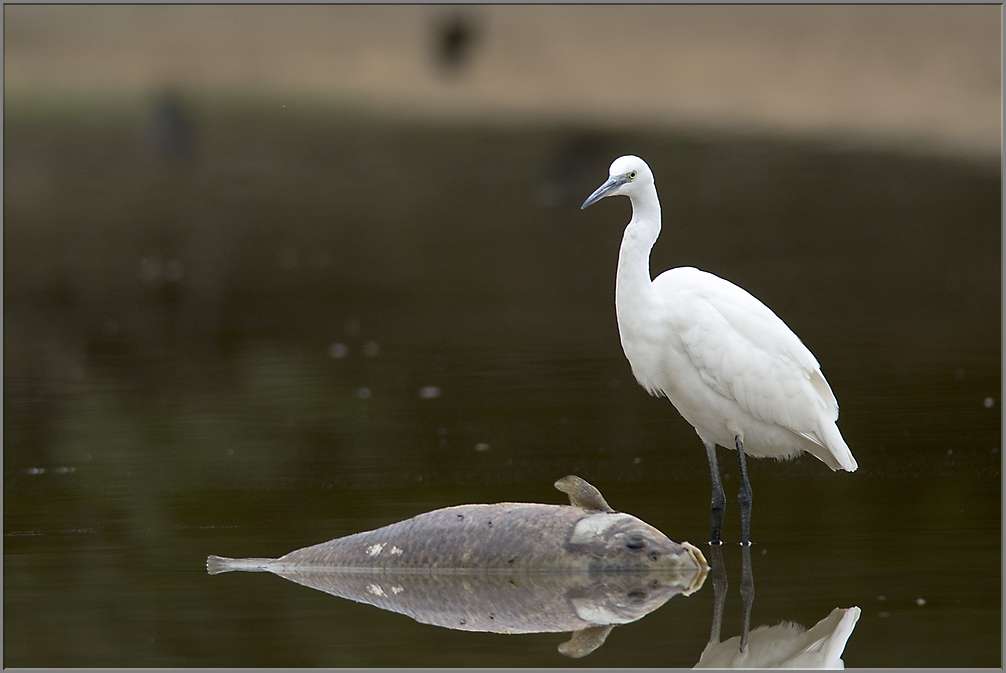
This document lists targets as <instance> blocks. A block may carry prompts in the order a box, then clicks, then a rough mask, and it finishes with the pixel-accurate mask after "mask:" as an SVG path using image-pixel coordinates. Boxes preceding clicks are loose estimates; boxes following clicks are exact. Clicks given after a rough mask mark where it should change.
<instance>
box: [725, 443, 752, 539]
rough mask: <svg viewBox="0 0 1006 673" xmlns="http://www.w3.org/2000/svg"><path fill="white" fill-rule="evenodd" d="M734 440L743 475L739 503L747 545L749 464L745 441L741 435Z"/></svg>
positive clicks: (748, 534) (749, 531) (749, 513)
mask: <svg viewBox="0 0 1006 673" xmlns="http://www.w3.org/2000/svg"><path fill="white" fill-rule="evenodd" d="M734 442H735V443H736V445H737V465H738V466H739V468H740V475H741V490H740V493H738V494H737V504H738V505H740V508H741V544H742V545H745V546H747V545H750V544H751V482H750V481H748V466H747V462H746V461H745V459H744V442H742V441H741V438H740V437H734ZM720 490H721V491H722V488H721V489H720Z"/></svg>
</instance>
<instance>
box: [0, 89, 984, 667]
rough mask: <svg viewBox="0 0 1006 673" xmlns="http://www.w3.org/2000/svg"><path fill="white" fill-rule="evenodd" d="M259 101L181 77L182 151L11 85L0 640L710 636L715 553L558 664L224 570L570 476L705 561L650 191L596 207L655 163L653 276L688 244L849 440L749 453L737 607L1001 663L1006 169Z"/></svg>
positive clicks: (131, 655)
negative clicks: (635, 329) (627, 283)
mask: <svg viewBox="0 0 1006 673" xmlns="http://www.w3.org/2000/svg"><path fill="white" fill-rule="evenodd" d="M33 106H34V107H33ZM235 110H236V108H232V107H228V106H226V105H209V104H205V105H203V106H199V105H193V106H192V109H191V110H190V113H189V114H190V124H191V126H190V128H191V133H189V134H188V135H185V136H183V137H182V139H181V140H180V139H179V137H174V139H173V140H171V139H169V140H165V139H164V137H162V136H157V135H156V134H151V133H149V131H150V127H149V124H148V123H147V122H148V120H149V119H150V117H149V115H148V113H147V111H145V110H143V109H140V108H134V107H130V106H129V105H123V106H122V107H121V108H111V109H90V108H85V109H77V108H73V109H68V108H59V107H58V106H56V107H51V106H50V107H47V106H45V105H42V104H40V103H34V104H24V105H23V106H21V107H19V106H18V105H15V104H11V105H9V106H8V108H7V109H6V110H5V122H4V123H5V128H4V132H5V157H4V160H5V168H6V169H7V170H5V172H4V192H5V200H4V403H3V404H4V538H3V541H4V616H5V620H4V624H5V626H4V643H5V657H4V664H5V666H15V667H23V666H130V667H133V666H146V667H161V666H182V667H185V666H201V667H206V666H223V667H228V666H284V667H289V666H316V667H342V666H387V667H391V666H466V667H476V666H477V667H496V666H504V667H523V666H535V667H557V666H589V667H612V666H617V667H637V666H640V667H641V666H659V667H691V666H694V665H696V664H697V663H698V662H699V659H700V657H701V656H702V653H703V650H704V648H705V647H706V644H707V642H708V641H709V640H710V634H711V633H712V632H713V630H714V629H713V615H714V611H715V608H716V602H715V592H714V587H713V581H712V579H711V577H710V578H707V580H706V582H705V584H704V585H703V586H702V587H701V588H700V589H698V590H697V591H695V592H694V593H691V594H689V595H683V594H678V595H674V596H672V597H671V598H670V599H668V600H667V601H666V603H664V604H663V605H661V606H660V607H659V608H657V609H655V610H653V611H652V612H650V613H649V614H647V615H645V616H643V617H642V618H640V619H639V620H638V621H635V622H632V623H629V624H625V625H622V626H618V627H616V628H614V629H613V630H612V631H611V633H610V634H609V635H608V637H607V639H606V641H605V642H604V644H603V645H602V646H600V647H598V648H597V649H596V650H595V651H593V652H592V653H590V654H589V655H587V656H585V657H583V658H581V659H571V658H569V657H566V656H564V655H563V654H561V653H560V652H559V651H558V649H557V648H558V646H559V645H560V644H561V643H563V642H565V641H566V640H567V639H568V637H569V636H568V634H562V633H541V634H530V635H500V634H494V633H470V632H464V631H455V630H449V629H445V628H441V627H436V626H430V625H427V624H421V623H419V622H417V621H415V620H413V619H411V618H409V617H407V616H404V615H401V614H396V613H394V612H389V611H382V610H379V609H377V608H375V607H372V606H369V605H361V604H358V603H355V602H352V601H349V600H346V599H343V598H338V597H334V596H331V595H328V594H326V593H324V592H322V591H318V590H314V589H311V588H308V587H305V586H300V585H298V584H295V583H293V582H290V581H287V580H285V579H282V578H280V577H276V576H273V575H269V574H246V573H229V574H225V575H220V576H210V575H208V574H207V572H206V557H207V555H209V554H219V555H223V556H280V555H282V554H285V553H287V552H289V551H292V550H294V549H298V548H301V547H305V546H308V545H312V544H316V543H319V542H324V541H326V540H329V539H331V538H335V537H339V536H343V535H347V534H350V533H355V532H358V531H362V530H368V529H372V528H376V527H379V526H383V525H386V524H390V523H393V522H395V521H400V520H403V519H407V518H410V517H412V516H414V515H416V514H419V513H421V512H425V511H429V510H433V509H437V508H441V507H447V506H451V505H457V504H462V503H476V502H489V503H492V502H503V501H518V502H520V501H526V502H541V503H556V504H562V503H564V502H566V498H565V496H563V494H561V493H559V492H558V491H556V490H554V489H553V487H552V484H553V482H554V481H555V480H556V479H558V478H560V477H562V476H564V475H567V474H576V475H579V476H581V477H583V478H585V479H587V480H588V481H590V482H591V483H593V484H594V485H595V486H597V487H598V488H599V489H600V490H601V492H602V493H603V494H604V496H605V498H606V499H607V501H608V502H609V503H610V504H611V505H612V506H613V507H614V508H615V509H618V510H622V511H625V512H628V513H630V514H633V515H635V516H637V517H639V518H641V519H642V520H644V521H646V522H648V523H650V524H652V525H654V526H656V527H657V528H659V529H661V530H662V531H664V532H665V533H666V534H667V535H668V536H669V537H670V538H671V539H673V540H677V541H683V540H687V541H690V542H693V543H695V544H696V545H699V546H700V548H702V549H703V550H704V551H707V550H708V549H709V548H708V546H706V545H705V544H704V543H705V541H706V539H707V538H708V533H709V494H710V490H709V489H710V487H709V481H708V469H707V465H706V460H705V457H704V453H703V449H702V445H701V443H700V442H699V440H698V438H697V437H696V435H695V434H694V432H693V431H692V429H691V428H690V426H688V424H687V423H686V422H685V421H683V420H682V419H681V418H680V417H679V416H678V415H677V413H676V412H675V411H674V409H673V408H672V407H671V406H670V405H669V404H668V403H667V401H666V400H658V399H655V398H651V397H649V396H648V395H647V394H646V393H645V391H643V390H642V389H641V388H640V387H639V386H638V385H637V384H636V383H635V381H634V380H633V378H632V374H631V372H630V370H629V366H628V363H627V362H626V361H625V359H624V356H623V355H622V352H621V347H620V344H619V342H618V333H617V328H616V324H615V316H614V305H613V304H614V302H613V287H614V274H615V260H616V257H617V251H618V243H619V240H620V236H621V231H622V227H623V226H624V224H625V223H626V222H627V221H628V218H629V204H628V201H627V200H626V199H621V200H616V199H609V200H606V201H605V202H603V203H601V204H598V205H597V206H594V207H593V208H591V209H590V210H588V211H584V212H581V211H580V210H579V205H580V203H582V201H583V199H584V198H585V197H586V196H587V195H589V194H590V193H591V191H593V189H594V188H595V187H596V186H597V185H598V184H600V182H601V181H602V180H603V179H604V177H605V175H606V172H607V167H608V164H609V163H610V161H611V160H612V159H613V158H614V157H616V156H618V155H620V154H625V153H630V152H631V153H636V154H639V155H640V156H642V157H643V158H644V159H646V160H647V161H648V162H649V163H650V165H651V167H652V168H653V170H654V173H655V175H656V177H657V187H658V190H659V191H660V196H661V201H662V205H663V207H664V234H663V237H662V238H661V239H660V240H659V241H658V242H657V245H656V247H655V249H654V252H653V258H652V266H653V269H654V272H658V271H660V270H663V269H664V268H668V267H670V266H679V265H693V266H698V267H700V268H703V269H706V270H708V271H711V272H714V273H717V274H719V275H722V276H724V277H726V278H728V279H730V280H732V281H734V282H736V283H738V284H740V285H742V286H743V287H745V288H746V289H748V290H749V291H751V292H752V294H754V295H755V296H757V297H759V298H760V299H762V300H763V301H764V302H765V303H766V304H767V305H768V306H769V307H771V308H772V309H773V310H775V311H776V312H777V313H778V314H779V315H780V316H781V317H783V319H784V320H785V321H786V322H787V323H788V324H789V325H790V326H791V327H792V328H793V329H794V331H795V332H796V333H797V334H799V335H800V337H801V338H802V339H803V340H804V342H805V343H806V344H807V345H808V346H809V347H810V349H811V350H812V351H813V352H814V354H815V355H816V356H817V358H818V359H819V360H820V362H821V363H822V365H823V368H824V372H825V375H826V376H827V377H828V380H829V382H830V383H831V385H832V388H833V389H834V391H835V394H836V396H837V397H838V400H839V404H840V405H841V410H842V414H841V418H840V420H839V426H840V428H841V429H842V432H843V434H844V436H845V438H846V440H847V442H848V443H849V445H850V447H851V448H852V450H853V453H854V455H855V457H856V459H857V461H858V462H859V465H860V468H859V470H858V471H857V472H855V473H851V474H850V473H844V472H838V473H832V472H831V471H830V470H828V469H827V468H826V467H825V466H824V465H823V464H821V463H819V462H818V461H816V460H814V459H813V458H810V457H807V456H805V457H803V458H801V459H798V460H796V461H793V462H790V463H775V462H771V461H757V460H752V461H749V464H748V465H749V471H750V476H751V483H752V486H753V489H754V514H753V521H752V537H753V539H754V542H755V544H754V546H753V547H752V548H751V558H750V570H751V577H752V581H753V585H754V588H755V592H754V598H753V602H752V603H751V605H750V624H751V629H752V631H753V630H754V629H756V628H757V627H760V626H767V627H776V626H778V625H779V624H780V623H781V622H794V623H796V624H799V625H801V626H803V627H807V628H810V627H813V626H814V625H815V624H817V623H818V622H820V621H821V620H824V619H825V618H827V617H828V616H829V615H830V614H831V613H832V612H833V611H834V610H835V609H836V608H843V609H844V608H852V607H858V608H859V609H860V611H861V613H860V616H859V619H858V621H857V622H856V624H855V627H854V630H853V632H852V633H851V635H850V636H849V638H848V642H847V645H846V647H845V649H844V652H843V653H842V658H843V659H844V661H845V664H846V665H847V666H850V667H862V666H869V667H903V666H905V667H907V666H912V667H919V666H921V667H929V666H939V667H958V666H992V667H998V666H1000V665H1001V663H1002V658H1001V649H1002V640H1001V631H1002V619H1001V411H1000V409H1001V405H1002V399H1001V396H1000V395H1001V348H1000V341H1001V327H1000V324H1001V308H1000V305H1001V289H1000V288H1001V271H1000V250H1001V227H1000V221H1001V210H1000V201H1001V189H1000V179H1001V176H1000V171H999V167H998V165H993V166H987V165H979V164H973V163H968V162H963V161H958V162H955V161H949V160H938V159H932V158H925V157H903V156H888V155H884V154H880V153H875V152H873V153H871V152H865V151H855V150H839V149H835V148H831V149H828V148H814V147H803V146H795V145H786V144H781V143H774V142H769V141H754V140H743V139H736V138H735V139H715V138H692V137H677V136H673V135H670V134H666V133H665V134H649V135H646V134H635V135H630V134H614V133H602V132H592V131H588V130H582V129H581V130H575V131H574V130H568V129H545V130H542V129H538V130H525V131H519V130H511V131H506V132H503V131H486V130H481V129H474V128H469V129H448V128H420V127H402V126H394V125H382V124H380V123H378V122H371V123H364V122H361V121H359V120H354V119H347V118H344V117H343V116H338V115H331V114H321V113H320V112H319V113H314V114H310V113H303V114H300V115H299V116H297V115H292V114H291V113H284V114H283V115H282V116H279V115H277V114H275V113H273V112H270V111H267V110H265V109H259V110H258V111H257V112H255V113H254V114H253V113H247V112H236V111H235ZM732 456H733V454H732V453H727V452H726V451H725V450H722V449H721V454H720V457H721V465H723V466H725V472H726V476H725V479H726V482H725V486H726V489H727V493H728V504H727V519H726V524H725V528H724V539H725V541H726V542H727V544H725V545H724V547H723V548H722V562H723V564H722V567H721V568H719V570H720V571H721V572H722V574H723V575H724V576H725V578H726V587H727V588H726V592H725V598H724V605H723V614H722V624H721V629H720V634H719V637H720V639H722V640H724V641H725V640H728V639H729V638H733V637H735V636H738V635H740V633H741V625H742V622H743V618H744V606H743V601H742V596H741V592H740V587H741V584H742V582H741V579H742V575H743V573H742V566H743V558H742V551H741V548H740V547H739V546H738V545H737V544H735V543H736V542H737V541H738V540H739V536H740V531H739V520H738V519H739V517H738V514H737V507H736V497H735V496H736V485H737V481H736V468H735V463H734V461H733V460H732ZM751 642H752V647H754V643H755V640H754V638H753V637H752V641H751Z"/></svg>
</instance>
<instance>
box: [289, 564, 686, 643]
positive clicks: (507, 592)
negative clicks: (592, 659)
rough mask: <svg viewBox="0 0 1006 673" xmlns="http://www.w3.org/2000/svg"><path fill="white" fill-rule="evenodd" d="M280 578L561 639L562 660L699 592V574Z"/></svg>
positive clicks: (456, 625)
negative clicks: (670, 602) (676, 599)
mask: <svg viewBox="0 0 1006 673" xmlns="http://www.w3.org/2000/svg"><path fill="white" fill-rule="evenodd" d="M274 572H276V574H277V575H279V576H280V577H283V578H285V579H288V580H290V581H291V582H296V583H298V584H302V585H304V586H306V587H310V588H312V589H316V590H318V591H324V592H325V593H328V594H331V595H333V596H338V597H340V598H345V599H348V600H351V601H355V602H357V603H365V604H368V605H373V606H374V607H377V608H380V609H382V610H387V611H389V612H397V613H399V614H402V615H406V616H408V617H411V618H412V619H414V620H416V621H417V622H420V623H422V624H430V625H433V626H439V627H443V628H448V629H454V630H458V631H482V632H488V633H501V634H527V633H565V632H571V633H572V637H571V638H570V639H569V640H568V641H566V642H564V643H562V644H561V645H560V646H559V651H560V652H561V653H562V654H565V655H566V656H569V657H573V658H579V657H583V656H585V655H587V654H589V653H591V652H593V651H594V650H595V649H597V648H598V647H600V646H601V645H602V644H603V643H604V641H605V639H606V638H607V637H608V634H609V633H610V632H611V630H612V629H613V628H614V627H615V626H618V625H621V624H628V623H630V622H634V621H637V620H639V619H642V618H643V617H645V616H646V615H648V614H650V613H651V612H653V611H654V610H656V609H657V608H659V607H661V606H662V605H663V604H664V603H666V602H667V601H668V600H670V599H671V598H672V597H674V596H677V595H682V596H687V595H689V594H691V593H693V592H694V591H696V590H697V589H699V588H700V587H701V586H702V583H703V581H704V580H705V577H706V573H705V570H704V569H699V570H681V571H673V570H672V571H654V572H559V573H553V572H544V573H535V572H503V573H474V574H473V573H465V574H461V573H442V572H428V573H424V572H395V571H389V572H385V573H380V574H378V573H359V572H352V571H351V572H344V571H341V570H338V569H336V570H333V571H331V572H325V571H323V570H321V569H319V568H315V567H312V568H310V569H308V570H306V571H301V570H300V569H293V570H285V571H274Z"/></svg>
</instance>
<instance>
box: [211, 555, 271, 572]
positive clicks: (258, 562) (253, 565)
mask: <svg viewBox="0 0 1006 673" xmlns="http://www.w3.org/2000/svg"><path fill="white" fill-rule="evenodd" d="M274 560H275V559H271V558H227V557H226V556H216V555H214V554H210V555H209V556H207V557H206V572H208V573H209V574H210V575H219V574H220V573H229V572H231V571H233V570H243V571H245V572H253V573H261V572H267V571H268V570H269V568H268V567H267V566H268V565H269V564H270V563H272V562H273V561H274Z"/></svg>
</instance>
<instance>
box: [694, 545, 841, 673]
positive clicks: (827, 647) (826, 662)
mask: <svg viewBox="0 0 1006 673" xmlns="http://www.w3.org/2000/svg"><path fill="white" fill-rule="evenodd" d="M711 556H712V563H713V565H712V582H713V594H714V606H713V624H712V631H711V633H710V636H709V643H708V644H707V645H706V648H705V649H704V650H703V651H702V656H701V657H700V658H699V663H697V664H696V665H695V666H694V668H845V663H844V662H843V661H842V653H843V652H844V651H845V645H846V643H847V642H848V640H849V636H851V635H852V631H853V629H854V628H855V627H856V622H857V621H858V620H859V615H860V609H859V608H858V607H851V608H835V609H834V610H832V611H831V613H830V614H829V615H828V616H827V617H825V618H824V619H822V620H821V621H819V622H818V623H817V624H815V625H814V626H812V627H811V628H809V629H807V628H805V627H803V626H801V625H799V624H794V623H793V622H782V623H780V624H778V625H776V626H768V625H764V626H759V627H758V628H756V629H754V630H753V631H751V630H750V626H751V605H752V603H753V601H754V574H753V572H752V570H751V547H749V546H745V547H743V548H742V557H741V558H742V566H741V597H742V598H743V601H744V622H743V626H742V628H741V635H739V636H734V637H733V638H729V639H727V640H725V641H720V627H721V625H722V621H723V605H724V602H725V600H726V590H727V578H726V572H725V570H724V567H723V553H722V551H721V549H720V547H719V546H713V547H712V548H711Z"/></svg>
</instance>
